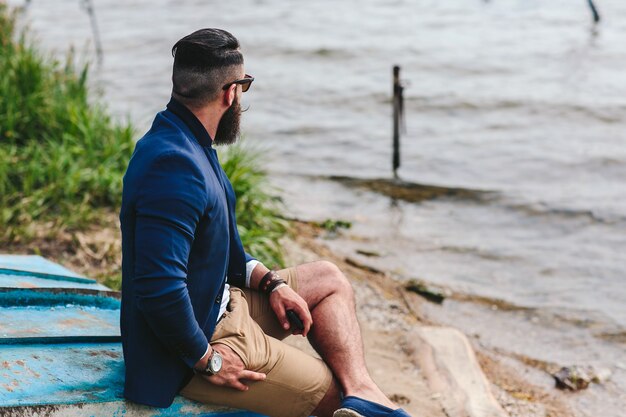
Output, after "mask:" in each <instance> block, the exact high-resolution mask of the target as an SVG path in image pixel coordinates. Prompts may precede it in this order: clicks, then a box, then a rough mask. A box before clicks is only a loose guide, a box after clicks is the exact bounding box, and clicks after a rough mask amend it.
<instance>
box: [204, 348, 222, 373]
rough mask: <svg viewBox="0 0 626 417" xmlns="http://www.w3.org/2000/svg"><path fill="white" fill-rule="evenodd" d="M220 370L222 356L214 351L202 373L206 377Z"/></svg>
mask: <svg viewBox="0 0 626 417" xmlns="http://www.w3.org/2000/svg"><path fill="white" fill-rule="evenodd" d="M221 369H222V355H220V354H219V352H218V351H217V350H215V349H213V352H212V353H211V356H209V362H208V363H207V365H206V369H205V370H204V373H205V374H207V375H215V374H217V373H218V372H219V371H220V370H221Z"/></svg>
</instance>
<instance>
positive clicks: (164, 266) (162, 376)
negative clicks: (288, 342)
mask: <svg viewBox="0 0 626 417" xmlns="http://www.w3.org/2000/svg"><path fill="white" fill-rule="evenodd" d="M211 143H212V140H211V138H210V137H209V135H208V133H207V132H206V130H205V129H204V127H203V126H202V124H201V123H200V121H199V120H198V119H197V118H196V117H195V116H194V114H193V113H191V112H190V111H189V110H188V109H187V108H186V107H185V106H183V105H182V104H181V103H179V102H177V101H176V100H174V99H172V100H171V101H170V102H169V103H168V105H167V109H166V110H164V111H162V112H160V113H159V114H157V116H156V118H155V119H154V122H153V124H152V127H151V128H150V130H149V131H148V133H146V135H145V136H144V137H143V138H142V139H141V140H139V141H138V142H137V145H136V147H135V151H134V153H133V156H132V158H131V160H130V163H129V165H128V169H127V171H126V175H125V176H124V191H123V196H122V209H121V213H120V221H121V229H122V256H123V258H122V308H121V318H120V325H121V332H122V346H123V350H124V361H125V364H126V381H125V386H124V395H125V397H126V398H128V399H129V400H131V401H134V402H138V403H141V404H146V405H151V406H155V407H168V406H170V405H171V403H172V401H173V399H174V397H175V395H176V394H177V393H178V391H179V390H180V389H181V388H182V387H183V386H185V385H186V384H187V382H188V381H189V380H190V379H191V376H192V375H193V370H192V367H193V365H194V364H195V363H196V362H197V361H198V360H199V359H200V358H201V357H202V355H204V353H205V352H206V349H207V344H208V341H209V340H210V339H211V336H212V334H213V331H214V330H215V325H216V321H217V315H218V312H219V307H220V302H221V298H222V293H223V290H224V285H225V282H226V278H227V277H228V281H229V283H230V284H232V285H235V286H238V287H243V286H244V285H245V274H246V262H247V261H248V260H250V259H253V258H251V257H250V256H249V255H247V254H246V253H245V252H244V250H243V247H242V245H241V240H240V238H239V233H238V232H237V222H236V219H235V193H234V191H233V188H232V186H231V184H230V182H229V181H228V178H227V177H226V174H225V173H224V171H223V170H222V168H221V166H220V164H219V161H218V158H217V153H216V152H215V149H213V148H212V146H211Z"/></svg>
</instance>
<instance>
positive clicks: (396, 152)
mask: <svg viewBox="0 0 626 417" xmlns="http://www.w3.org/2000/svg"><path fill="white" fill-rule="evenodd" d="M402 100H403V99H402V84H401V83H400V67H399V66H398V65H394V67H393V101H392V105H393V159H392V168H393V177H394V178H398V168H399V167H400V118H401V117H402V107H403V106H402V104H403V103H402Z"/></svg>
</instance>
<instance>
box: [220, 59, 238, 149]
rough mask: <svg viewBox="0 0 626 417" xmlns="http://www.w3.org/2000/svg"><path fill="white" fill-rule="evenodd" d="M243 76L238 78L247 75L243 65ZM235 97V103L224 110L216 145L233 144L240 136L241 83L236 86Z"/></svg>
mask: <svg viewBox="0 0 626 417" xmlns="http://www.w3.org/2000/svg"><path fill="white" fill-rule="evenodd" d="M240 73H241V76H240V77H238V78H237V79H242V78H244V76H245V72H244V70H243V67H241V68H240ZM234 87H235V98H234V100H233V104H231V106H230V107H229V108H228V109H227V110H226V111H225V112H224V114H223V115H222V118H221V119H220V122H219V123H218V125H217V131H216V132H215V139H214V141H213V143H215V145H232V144H233V143H235V142H236V141H237V138H238V137H239V124H240V122H241V103H240V102H239V97H240V96H241V94H242V87H241V85H238V84H236V85H235V86H234Z"/></svg>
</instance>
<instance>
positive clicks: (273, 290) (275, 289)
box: [270, 282, 289, 294]
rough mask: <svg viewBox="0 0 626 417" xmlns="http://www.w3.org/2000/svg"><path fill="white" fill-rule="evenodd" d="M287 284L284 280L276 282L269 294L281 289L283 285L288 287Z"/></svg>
mask: <svg viewBox="0 0 626 417" xmlns="http://www.w3.org/2000/svg"><path fill="white" fill-rule="evenodd" d="M288 286H289V285H287V283H286V282H281V283H280V284H278V285H277V286H275V287H274V288H273V289H272V291H271V292H270V294H271V293H273V292H276V291H278V290H280V289H281V288H283V287H288Z"/></svg>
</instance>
